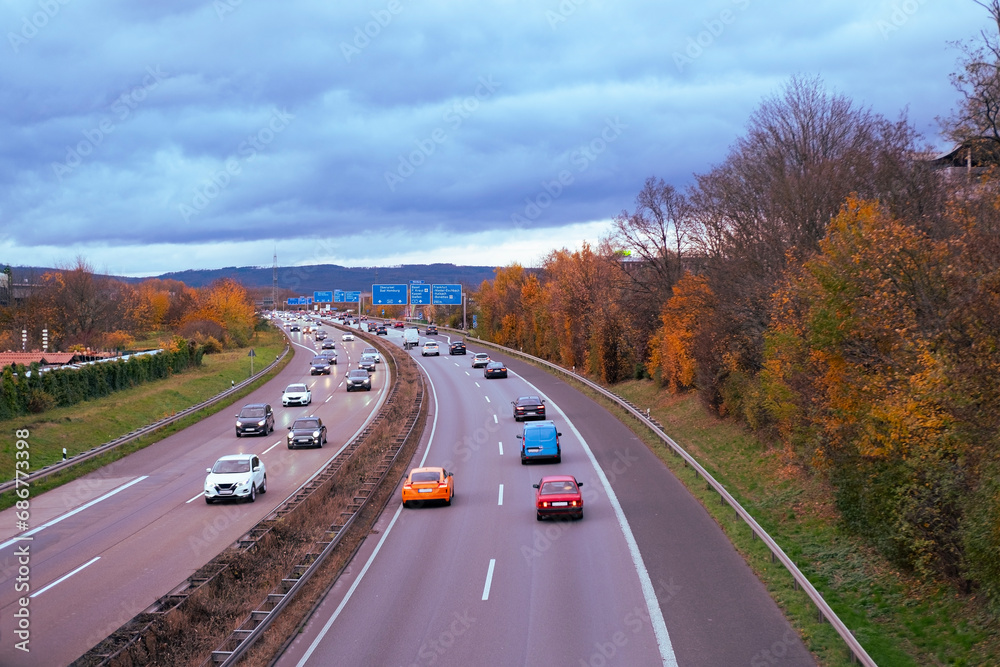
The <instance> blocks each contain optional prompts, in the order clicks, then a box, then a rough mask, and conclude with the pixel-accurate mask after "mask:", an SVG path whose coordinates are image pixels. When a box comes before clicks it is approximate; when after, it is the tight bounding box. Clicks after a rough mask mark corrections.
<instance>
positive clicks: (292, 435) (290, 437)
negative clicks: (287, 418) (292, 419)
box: [288, 431, 295, 440]
mask: <svg viewBox="0 0 1000 667" xmlns="http://www.w3.org/2000/svg"><path fill="white" fill-rule="evenodd" d="M288 439H289V440H294V439H295V435H294V434H293V433H292V432H291V431H289V432H288Z"/></svg>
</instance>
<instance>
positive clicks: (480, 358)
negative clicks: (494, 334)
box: [472, 352, 490, 368]
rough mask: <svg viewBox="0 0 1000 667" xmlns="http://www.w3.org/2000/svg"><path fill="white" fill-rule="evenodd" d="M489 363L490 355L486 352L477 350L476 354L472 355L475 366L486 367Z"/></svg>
mask: <svg viewBox="0 0 1000 667" xmlns="http://www.w3.org/2000/svg"><path fill="white" fill-rule="evenodd" d="M488 363H490V355H488V354H486V353H485V352H477V353H476V355H475V356H474V357H472V367H473V368H485V367H486V364H488Z"/></svg>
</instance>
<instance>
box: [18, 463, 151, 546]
mask: <svg viewBox="0 0 1000 667" xmlns="http://www.w3.org/2000/svg"><path fill="white" fill-rule="evenodd" d="M147 477H149V475H143V476H142V477H136V478H135V479H133V480H132V481H131V482H127V483H126V484H122V485H121V486H119V487H118V488H117V489H113V490H111V491H108V492H107V493H105V494H104V495H103V496H101V497H100V498H94V499H93V500H91V501H90V502H89V503H86V504H84V505H80V506H79V507H77V508H76V509H75V510H73V511H71V512H66V514H63V515H62V516H59V517H56V518H55V519H52V520H51V521H49V522H47V523H43V524H42V525H41V526H38V527H37V528H32V529H31V530H29V531H28V532H26V533H21V534H20V535H18V536H17V537H15V538H14V539H12V540H7V541H6V542H4V543H3V544H0V549H3V548H4V547H9V546H10V545H12V544H16V543H18V542H20V541H21V540H23V539H24V538H26V537H30V536H31V535H34V534H35V533H37V532H39V531H41V530H43V529H45V528H48V527H49V526H54V525H56V524H57V523H59V522H60V521H62V520H63V519H68V518H70V517H71V516H73V515H74V514H77V513H78V512H82V511H83V510H85V509H87V508H88V507H91V506H93V505H96V504H97V503H99V502H101V501H102V500H107V499H108V498H110V497H111V496H113V495H115V494H116V493H118V492H119V491H124V490H125V489H127V488H128V487H130V486H132V485H133V484H138V483H139V482H141V481H142V480H144V479H146V478H147Z"/></svg>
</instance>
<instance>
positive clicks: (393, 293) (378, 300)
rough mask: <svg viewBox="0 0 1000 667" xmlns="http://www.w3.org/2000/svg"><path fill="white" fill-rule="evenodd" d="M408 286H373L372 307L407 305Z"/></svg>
mask: <svg viewBox="0 0 1000 667" xmlns="http://www.w3.org/2000/svg"><path fill="white" fill-rule="evenodd" d="M406 297H407V293H406V285H372V305H376V306H378V305H385V306H392V305H406Z"/></svg>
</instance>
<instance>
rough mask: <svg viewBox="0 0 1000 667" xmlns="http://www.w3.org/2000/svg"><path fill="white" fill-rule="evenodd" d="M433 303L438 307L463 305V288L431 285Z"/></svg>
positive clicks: (459, 286)
mask: <svg viewBox="0 0 1000 667" xmlns="http://www.w3.org/2000/svg"><path fill="white" fill-rule="evenodd" d="M431 303H433V304H435V305H438V306H460V305H462V286H461V285H431Z"/></svg>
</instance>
